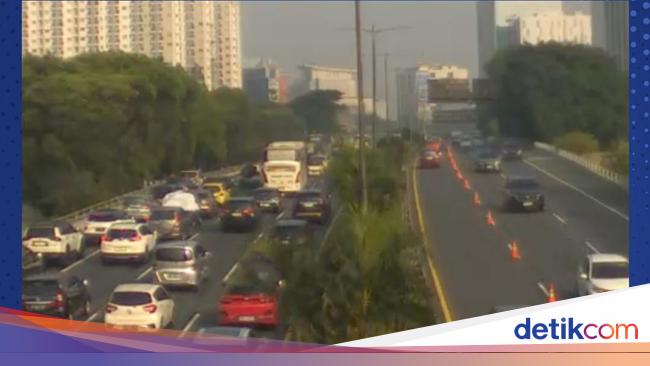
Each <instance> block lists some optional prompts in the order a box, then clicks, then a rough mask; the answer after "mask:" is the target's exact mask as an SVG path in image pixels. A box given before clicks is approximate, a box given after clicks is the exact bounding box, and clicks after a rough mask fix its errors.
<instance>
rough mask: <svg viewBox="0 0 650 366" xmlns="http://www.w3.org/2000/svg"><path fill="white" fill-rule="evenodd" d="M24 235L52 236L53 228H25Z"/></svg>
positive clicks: (33, 236) (35, 236) (31, 236)
mask: <svg viewBox="0 0 650 366" xmlns="http://www.w3.org/2000/svg"><path fill="white" fill-rule="evenodd" d="M25 236H26V237H28V238H54V228H52V227H30V228H29V229H27V233H25Z"/></svg>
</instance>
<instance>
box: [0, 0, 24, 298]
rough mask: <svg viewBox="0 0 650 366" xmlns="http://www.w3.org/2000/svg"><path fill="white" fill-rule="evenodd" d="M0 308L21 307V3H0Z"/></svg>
mask: <svg viewBox="0 0 650 366" xmlns="http://www.w3.org/2000/svg"><path fill="white" fill-rule="evenodd" d="M0 14H1V15H0V85H2V87H1V88H0V95H1V96H0V123H1V124H2V125H1V126H0V156H2V165H1V166H0V168H1V169H2V177H1V178H0V180H1V181H0V182H1V183H0V205H1V206H2V210H0V232H2V233H3V234H4V235H3V241H4V245H3V248H2V254H1V255H0V306H5V307H14V308H17V307H19V306H20V292H21V276H22V270H21V266H22V265H21V262H22V260H21V257H22V254H21V247H20V245H16V244H17V243H20V242H21V236H22V233H21V232H20V230H16V228H19V227H21V226H20V225H21V220H22V219H21V212H22V203H21V202H22V185H21V182H22V180H21V177H22V169H21V165H22V164H21V163H22V149H21V146H22V143H21V142H22V138H21V135H22V132H21V109H22V104H21V49H22V40H21V19H22V13H21V2H20V1H19V0H3V1H0Z"/></svg>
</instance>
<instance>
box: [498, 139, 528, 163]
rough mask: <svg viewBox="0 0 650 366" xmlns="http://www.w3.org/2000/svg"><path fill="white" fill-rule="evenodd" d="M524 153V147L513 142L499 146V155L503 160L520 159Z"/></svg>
mask: <svg viewBox="0 0 650 366" xmlns="http://www.w3.org/2000/svg"><path fill="white" fill-rule="evenodd" d="M523 154H524V149H523V148H522V147H521V146H520V145H518V144H514V143H505V144H503V146H502V147H501V156H502V158H503V160H521V159H522V157H523Z"/></svg>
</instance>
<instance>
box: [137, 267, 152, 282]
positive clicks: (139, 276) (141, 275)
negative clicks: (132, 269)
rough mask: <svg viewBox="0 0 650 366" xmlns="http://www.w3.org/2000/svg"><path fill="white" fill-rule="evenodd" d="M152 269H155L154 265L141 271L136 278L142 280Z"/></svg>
mask: <svg viewBox="0 0 650 366" xmlns="http://www.w3.org/2000/svg"><path fill="white" fill-rule="evenodd" d="M152 270H153V267H149V268H147V269H146V270H145V271H144V272H142V273H140V274H139V275H138V277H136V278H135V279H136V280H141V279H142V278H143V277H145V276H146V275H148V274H149V272H151V271H152Z"/></svg>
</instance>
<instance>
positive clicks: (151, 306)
mask: <svg viewBox="0 0 650 366" xmlns="http://www.w3.org/2000/svg"><path fill="white" fill-rule="evenodd" d="M142 310H144V311H146V312H147V313H149V314H153V313H155V312H156V310H158V307H157V306H156V305H154V304H149V305H145V306H143V307H142Z"/></svg>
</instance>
